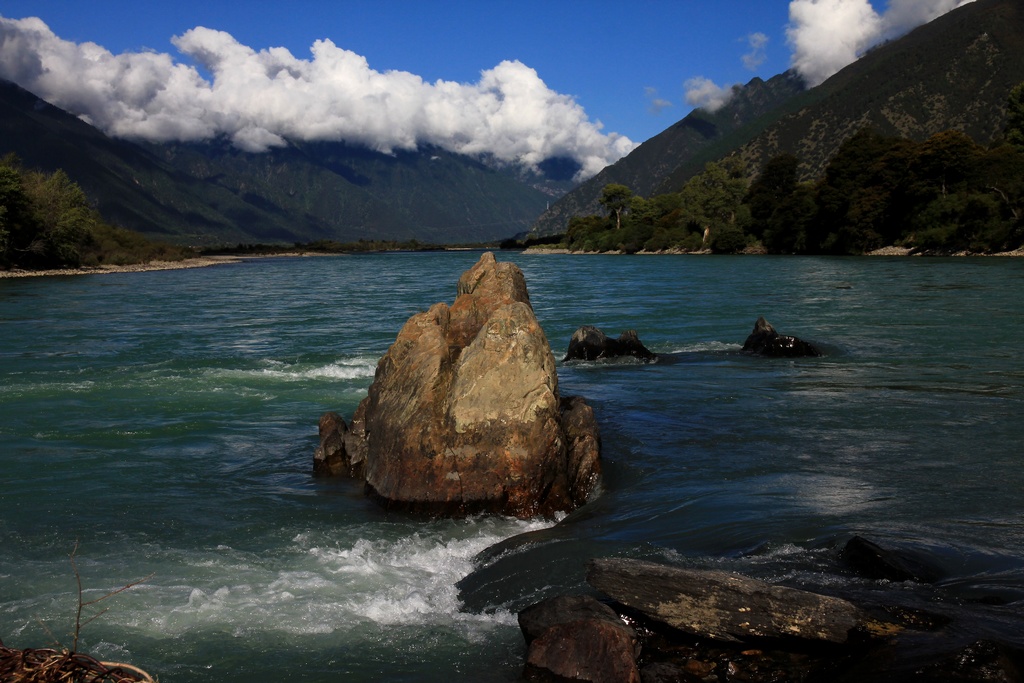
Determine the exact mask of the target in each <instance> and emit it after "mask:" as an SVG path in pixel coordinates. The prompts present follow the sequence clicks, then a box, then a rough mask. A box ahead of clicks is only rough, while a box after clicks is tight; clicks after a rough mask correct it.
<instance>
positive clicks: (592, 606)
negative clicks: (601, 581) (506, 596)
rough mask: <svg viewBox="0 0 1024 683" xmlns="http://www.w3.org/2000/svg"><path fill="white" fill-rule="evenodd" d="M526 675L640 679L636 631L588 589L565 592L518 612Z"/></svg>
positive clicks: (598, 682) (597, 681)
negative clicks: (584, 591) (582, 592)
mask: <svg viewBox="0 0 1024 683" xmlns="http://www.w3.org/2000/svg"><path fill="white" fill-rule="evenodd" d="M519 627H520V629H522V631H523V637H524V638H525V639H526V643H527V651H526V667H525V670H524V673H523V677H524V678H526V679H527V680H549V679H551V678H555V679H556V680H571V681H592V682H593V683H603V682H606V681H607V682H608V683H620V682H627V681H628V682H630V683H632V682H635V683H639V682H640V673H639V670H638V669H637V663H636V658H637V655H639V654H640V646H639V644H638V642H637V636H636V632H635V631H634V630H633V629H632V627H630V626H627V625H626V624H625V623H623V621H622V619H620V618H619V615H618V614H616V613H615V611H614V610H613V609H611V608H610V607H608V606H607V605H605V604H603V603H601V602H598V600H597V599H595V598H593V597H591V596H588V595H564V596H558V597H555V598H549V599H548V600H544V601H542V602H539V603H537V604H535V605H533V606H531V607H527V608H526V609H525V610H523V611H522V612H520V613H519Z"/></svg>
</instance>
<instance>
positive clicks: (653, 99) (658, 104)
mask: <svg viewBox="0 0 1024 683" xmlns="http://www.w3.org/2000/svg"><path fill="white" fill-rule="evenodd" d="M644 95H645V96H646V97H647V111H649V112H651V113H652V114H654V115H656V116H657V115H658V114H661V112H662V111H664V110H665V109H668V108H669V107H671V106H672V103H671V102H669V101H668V100H666V99H664V98H662V97H659V96H658V89H657V88H652V87H651V86H647V87H646V88H644Z"/></svg>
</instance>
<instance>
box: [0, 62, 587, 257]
mask: <svg viewBox="0 0 1024 683" xmlns="http://www.w3.org/2000/svg"><path fill="white" fill-rule="evenodd" d="M0 140H2V141H3V142H2V143H0V154H6V153H12V152H13V153H14V154H16V155H17V156H18V157H19V158H20V159H21V160H22V162H23V163H24V164H25V165H26V166H27V167H31V168H37V169H39V170H41V171H45V172H53V171H55V170H57V169H58V168H61V169H63V170H64V171H65V172H66V173H67V174H68V175H69V177H71V179H72V180H74V181H75V182H77V183H78V184H79V185H80V186H81V187H82V188H83V190H84V191H85V192H86V194H87V195H88V196H89V197H90V199H91V200H92V201H93V202H94V203H95V205H96V208H97V209H98V210H99V212H100V213H101V214H102V215H103V216H104V218H105V219H106V220H107V221H108V222H111V223H114V224H116V225H120V226H123V227H127V228H131V229H133V230H136V231H138V232H141V233H143V234H146V235H149V236H153V237H159V238H162V239H166V240H169V241H174V242H179V243H188V244H193V245H208V244H218V243H221V244H222V243H233V242H253V241H256V242H296V241H313V240H318V239H332V240H338V241H355V240H358V239H367V240H378V239H380V240H387V239H397V240H410V239H417V240H419V241H423V242H434V243H442V242H451V243H455V242H458V243H473V242H485V241H494V240H499V239H502V238H505V237H508V236H510V235H513V234H516V233H519V232H523V231H525V230H526V229H527V228H528V227H529V225H530V223H531V222H532V221H533V220H534V219H535V218H536V216H537V215H538V214H539V213H540V212H541V211H542V210H543V208H544V207H545V205H546V204H547V203H548V202H549V201H550V200H551V198H552V193H558V192H559V191H560V190H561V191H564V189H566V188H567V184H566V183H565V182H564V181H558V180H557V179H556V180H551V179H544V178H541V177H539V176H531V175H529V174H524V173H523V172H522V171H519V170H517V169H513V168H506V169H504V170H502V169H498V168H495V167H492V166H488V165H487V164H485V163H483V162H482V161H479V160H476V159H472V158H470V157H466V156H462V155H458V154H455V153H451V152H447V151H444V150H441V149H438V148H432V147H424V148H422V149H419V150H417V151H412V152H408V151H397V152H395V153H394V154H384V153H380V152H375V151H372V150H369V149H367V148H363V147H359V146H355V145H348V144H346V143H345V142H289V143H288V145H287V146H286V147H281V148H275V149H272V150H270V151H268V152H264V153H260V154H256V153H249V152H243V151H240V150H238V149H236V148H234V147H232V146H231V145H230V144H229V143H228V142H227V141H226V140H224V139H214V140H211V141H207V142H202V143H166V144H157V143H147V142H135V141H129V140H122V139H117V138H111V137H108V136H106V135H105V134H103V133H102V132H100V131H99V130H97V129H95V128H93V127H92V126H90V125H89V124H87V123H86V122H84V121H82V120H80V119H78V118H77V117H75V116H73V115H71V114H70V113H68V112H65V111H63V110H61V109H59V108H58V107H55V106H53V105H51V104H49V103H47V102H45V101H44V100H42V99H40V98H38V97H36V96H35V95H34V94H32V93H31V92H29V91H27V90H25V89H23V88H21V87H20V86H17V85H16V84H14V83H10V82H0Z"/></svg>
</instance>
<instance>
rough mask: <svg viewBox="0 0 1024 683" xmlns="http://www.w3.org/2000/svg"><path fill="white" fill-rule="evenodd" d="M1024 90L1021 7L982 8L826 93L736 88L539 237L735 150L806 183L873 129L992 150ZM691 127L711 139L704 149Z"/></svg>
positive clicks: (999, 1)
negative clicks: (1009, 103)
mask: <svg viewBox="0 0 1024 683" xmlns="http://www.w3.org/2000/svg"><path fill="white" fill-rule="evenodd" d="M1022 81H1024V3H1021V2H1020V0H976V1H975V2H972V3H970V4H967V5H964V6H963V7H961V8H959V9H957V10H954V11H952V12H949V13H948V14H945V15H943V16H942V17H939V18H938V19H936V20H934V21H932V22H931V23H929V24H926V25H925V26H921V27H919V28H918V29H916V30H914V31H912V32H911V33H909V34H908V35H906V36H904V37H902V38H900V39H898V40H894V41H891V42H889V43H886V44H884V45H882V46H879V47H877V48H875V49H874V50H872V51H871V52H869V53H868V54H866V55H864V56H863V57H861V58H860V59H859V60H858V61H856V62H854V63H853V64H851V65H850V66H848V67H846V68H845V69H843V70H842V71H840V72H839V73H837V74H836V75H834V76H832V78H830V79H828V80H827V81H825V82H824V83H822V84H821V85H819V86H817V87H815V88H812V89H809V90H804V89H803V88H801V87H800V80H799V79H798V78H797V77H796V76H795V75H793V74H783V75H782V76H776V77H775V78H772V79H771V80H769V81H767V82H762V81H759V80H757V79H755V80H754V81H751V82H750V83H748V84H747V85H746V86H743V87H742V88H740V89H738V90H737V91H736V93H735V95H734V97H733V98H732V100H731V101H730V102H729V103H728V104H727V105H726V106H725V107H723V108H722V109H720V110H718V111H717V112H715V113H714V114H708V113H706V112H703V111H694V112H692V113H691V114H690V115H688V116H687V117H686V118H684V119H683V120H682V121H680V122H679V123H677V124H675V125H674V126H672V127H671V128H669V129H668V130H666V131H665V132H663V133H661V134H660V135H658V136H656V137H654V138H651V139H650V140H648V141H647V142H645V143H643V144H642V145H640V146H639V147H638V148H637V149H635V150H634V151H633V152H632V153H631V154H629V155H628V156H626V157H624V158H622V159H620V160H619V161H618V162H616V163H615V164H614V165H612V166H609V167H608V168H606V169H605V170H604V171H602V172H601V173H600V174H599V175H597V176H595V177H594V178H592V179H591V180H590V181H588V182H587V183H584V184H583V185H581V186H580V187H579V188H577V189H576V190H574V191H572V192H570V193H569V194H567V195H565V196H564V197H562V199H560V200H559V201H558V202H556V203H555V204H553V205H552V206H551V207H550V209H549V210H548V211H546V212H545V213H544V214H543V215H542V216H541V217H540V219H539V220H538V221H537V222H536V223H535V224H534V226H533V227H532V229H531V232H532V233H533V234H536V235H550V234H556V233H559V232H564V230H565V228H566V225H567V223H568V220H569V218H570V217H572V216H574V215H585V214H592V213H598V212H599V208H600V206H599V204H598V203H597V199H598V197H599V196H600V192H601V188H602V187H604V185H605V184H607V183H621V184H623V185H627V186H629V187H630V188H631V189H632V190H633V191H634V192H635V193H637V194H640V195H643V196H650V195H651V194H662V193H667V192H677V191H679V189H680V188H681V187H682V186H683V184H684V183H685V182H686V181H687V180H689V179H690V178H691V177H693V176H694V175H696V174H697V173H699V172H700V171H701V170H702V169H703V167H704V165H705V164H706V163H707V162H708V161H714V160H716V159H720V158H722V157H724V156H727V155H729V154H732V153H738V154H740V155H741V156H742V157H743V158H744V160H745V161H747V164H748V169H749V171H750V173H751V174H752V175H756V174H757V173H758V172H759V171H760V169H761V168H762V167H763V165H764V163H765V162H766V161H768V159H770V158H772V157H774V156H777V155H779V154H782V153H790V154H793V155H795V156H796V157H797V158H799V159H800V160H801V167H800V173H801V176H802V177H803V178H804V179H813V178H816V177H819V176H820V175H821V173H822V172H823V170H824V168H825V165H826V163H827V161H828V159H829V158H831V156H832V155H833V154H834V153H835V151H836V150H837V149H839V146H840V145H841V144H842V143H843V141H844V140H846V139H847V138H848V137H849V136H851V135H853V134H854V133H855V132H857V131H858V130H860V129H861V128H863V127H865V126H870V127H872V128H874V129H875V130H877V131H878V132H880V133H882V134H884V135H894V136H896V135H898V136H903V137H907V138H910V139H912V140H924V139H926V138H928V137H930V136H931V135H933V134H935V133H938V132H941V131H944V130H949V129H955V130H961V131H964V132H966V133H967V134H968V135H970V136H971V137H972V138H974V139H975V140H976V141H977V142H979V143H982V144H986V143H988V142H991V141H992V140H994V139H996V138H998V137H999V135H1000V134H1001V131H1002V129H1003V126H1004V120H1005V119H1004V117H1005V112H1004V108H1005V104H1006V98H1007V96H1008V94H1009V92H1010V89H1011V88H1012V87H1013V86H1015V85H1017V84H1018V83H1020V82H1022ZM690 130H704V131H707V135H706V136H705V139H704V140H703V141H701V140H699V139H698V138H697V137H696V136H693V135H692V133H690V134H689V135H690V136H689V138H688V144H679V143H678V142H677V141H678V140H680V139H683V136H684V134H687V133H688V132H689V131H690Z"/></svg>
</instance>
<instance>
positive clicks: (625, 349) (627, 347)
mask: <svg viewBox="0 0 1024 683" xmlns="http://www.w3.org/2000/svg"><path fill="white" fill-rule="evenodd" d="M621 356H633V357H634V358H639V359H640V360H643V361H653V360H657V359H658V355H657V354H656V353H654V352H653V351H651V350H649V349H648V348H647V347H646V346H644V345H643V343H642V342H641V341H640V338H639V337H638V336H637V334H636V330H626V331H625V332H623V333H622V334H621V335H619V338H618V339H612V338H611V337H609V336H607V335H606V334H605V333H604V332H602V331H601V330H600V329H598V328H596V327H594V326H593V325H584V326H583V327H580V328H579V329H577V330H576V331H575V332H573V334H572V338H571V339H570V340H569V349H568V351H566V353H565V358H563V359H562V360H563V362H564V361H567V360H598V359H599V358H618V357H621Z"/></svg>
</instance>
